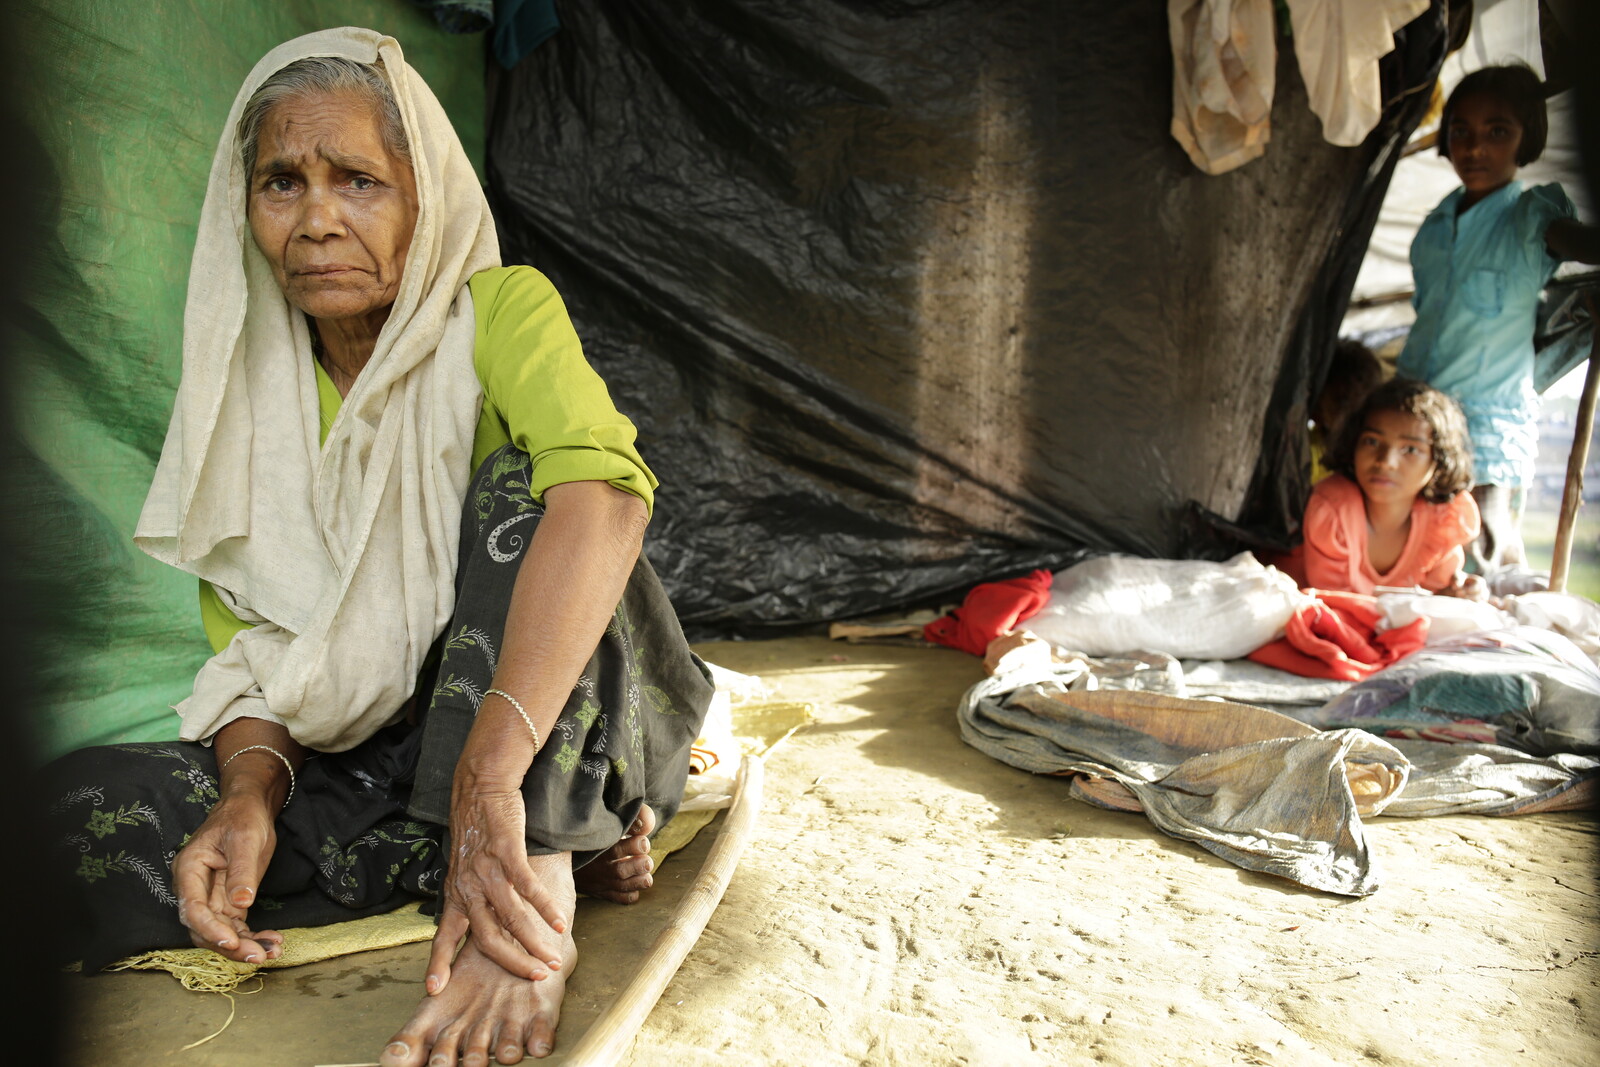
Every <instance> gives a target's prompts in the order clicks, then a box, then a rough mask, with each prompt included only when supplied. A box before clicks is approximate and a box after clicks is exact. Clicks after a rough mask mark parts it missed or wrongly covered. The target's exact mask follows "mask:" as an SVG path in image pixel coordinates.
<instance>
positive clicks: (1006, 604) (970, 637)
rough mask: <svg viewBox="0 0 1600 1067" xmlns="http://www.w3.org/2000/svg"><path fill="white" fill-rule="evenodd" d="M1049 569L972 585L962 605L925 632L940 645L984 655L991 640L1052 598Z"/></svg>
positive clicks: (1013, 627)
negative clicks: (999, 580)
mask: <svg viewBox="0 0 1600 1067" xmlns="http://www.w3.org/2000/svg"><path fill="white" fill-rule="evenodd" d="M1050 577H1051V576H1050V572H1049V571H1044V570H1040V571H1034V572H1033V573H1032V574H1029V575H1025V576H1023V577H1021V578H1010V579H1007V580H1006V581H1003V582H984V583H983V584H982V585H977V586H973V588H972V591H971V592H970V593H968V594H967V598H966V599H965V600H963V601H962V602H961V606H960V607H959V608H957V609H956V610H954V611H952V612H951V613H950V614H948V615H943V616H940V617H939V618H937V619H934V620H933V621H932V622H930V623H928V625H926V626H924V627H923V628H922V636H923V637H926V638H927V639H928V640H929V641H932V642H934V643H936V644H940V645H949V646H950V647H951V648H959V649H960V650H961V651H963V652H970V653H972V654H973V655H974V656H981V655H983V654H984V652H985V651H987V650H988V648H989V642H990V641H993V640H994V639H995V638H997V637H999V636H1000V635H1001V634H1004V633H1010V632H1011V631H1012V630H1015V629H1016V628H1017V625H1018V624H1019V623H1022V622H1024V621H1026V620H1028V619H1031V618H1033V617H1034V616H1035V615H1037V614H1039V610H1040V609H1041V608H1043V607H1044V606H1045V604H1046V603H1048V602H1049V600H1050Z"/></svg>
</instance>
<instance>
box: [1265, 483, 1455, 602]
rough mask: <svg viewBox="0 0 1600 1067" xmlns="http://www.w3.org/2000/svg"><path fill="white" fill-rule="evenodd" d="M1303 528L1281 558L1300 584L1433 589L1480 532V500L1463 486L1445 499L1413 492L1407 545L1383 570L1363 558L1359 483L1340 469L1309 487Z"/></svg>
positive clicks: (1362, 589) (1357, 589)
mask: <svg viewBox="0 0 1600 1067" xmlns="http://www.w3.org/2000/svg"><path fill="white" fill-rule="evenodd" d="M1302 533H1303V534H1304V537H1305V543H1304V544H1303V545H1301V547H1300V548H1298V549H1296V550H1295V551H1294V553H1293V554H1292V555H1290V556H1289V557H1288V558H1287V559H1285V560H1283V561H1281V562H1280V563H1279V567H1280V569H1282V570H1283V571H1285V572H1286V573H1287V574H1289V575H1290V577H1292V578H1294V580H1295V581H1297V582H1299V583H1300V584H1301V585H1302V586H1310V587H1312V588H1315V589H1332V590H1339V591H1344V592H1351V593H1365V594H1368V595H1371V594H1372V592H1373V590H1374V589H1375V588H1376V587H1377V586H1380V585H1392V586H1414V585H1420V586H1421V587H1422V588H1424V589H1428V590H1432V591H1434V592H1437V591H1438V590H1440V589H1444V588H1445V587H1447V586H1448V585H1450V583H1451V582H1453V581H1454V580H1455V576H1456V572H1457V571H1459V570H1460V569H1461V565H1462V563H1463V562H1464V561H1465V559H1466V553H1465V552H1464V551H1463V548H1462V546H1464V545H1466V544H1467V543H1469V542H1470V541H1471V540H1472V539H1473V538H1475V537H1477V536H1478V505H1477V502H1476V501H1474V500H1473V499H1472V494H1471V493H1467V492H1461V493H1457V494H1456V495H1455V496H1454V497H1452V498H1451V499H1449V500H1447V501H1445V502H1444V503H1443V504H1430V503H1428V502H1427V501H1425V500H1423V499H1422V498H1421V497H1420V496H1419V497H1417V499H1416V502H1415V503H1414V504H1412V505H1411V531H1410V533H1408V534H1407V535H1406V544H1405V548H1403V549H1402V550H1401V552H1400V558H1399V559H1397V560H1395V563H1394V566H1393V567H1391V568H1389V570H1388V572H1387V573H1385V574H1379V573H1378V572H1377V571H1375V570H1373V569H1372V564H1371V563H1370V562H1368V560H1367V504H1366V499H1365V498H1364V497H1363V496H1362V495H1361V487H1360V486H1358V485H1356V483H1355V482H1352V481H1351V480H1350V479H1349V478H1346V477H1345V476H1344V475H1342V474H1334V475H1330V476H1329V477H1327V478H1324V479H1323V480H1322V481H1320V482H1318V483H1317V486H1316V488H1315V489H1313V490H1312V491H1311V500H1310V501H1309V502H1308V503H1307V504H1306V520H1305V526H1304V529H1303V531H1302Z"/></svg>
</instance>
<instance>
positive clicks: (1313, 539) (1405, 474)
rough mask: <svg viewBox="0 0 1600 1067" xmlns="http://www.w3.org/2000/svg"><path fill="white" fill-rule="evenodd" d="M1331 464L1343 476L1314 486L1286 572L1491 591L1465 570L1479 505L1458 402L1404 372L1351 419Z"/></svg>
mask: <svg viewBox="0 0 1600 1067" xmlns="http://www.w3.org/2000/svg"><path fill="white" fill-rule="evenodd" d="M1328 462H1329V465H1330V466H1331V467H1332V468H1333V469H1334V471H1335V472H1336V473H1334V474H1332V475H1330V476H1329V477H1327V478H1325V479H1323V480H1322V481H1320V482H1318V483H1317V486H1316V488H1315V489H1313V490H1312V491H1311V500H1310V502H1309V503H1308V504H1307V505H1306V518H1305V523H1304V526H1303V529H1302V532H1303V535H1304V538H1305V540H1304V543H1303V544H1302V545H1301V547H1300V548H1299V549H1297V550H1296V551H1295V552H1294V553H1293V554H1292V555H1291V556H1289V557H1288V558H1287V559H1285V560H1283V561H1282V562H1281V563H1280V564H1279V565H1280V566H1281V567H1282V568H1283V570H1284V571H1285V572H1287V573H1288V574H1289V575H1290V576H1291V577H1293V578H1294V579H1295V580H1296V581H1297V582H1299V583H1300V584H1301V585H1303V586H1312V587H1315V588H1317V589H1328V590H1336V591H1343V592H1352V593H1366V594H1369V595H1370V594H1371V593H1373V592H1374V591H1375V590H1376V589H1377V587H1378V586H1392V587H1397V588H1410V587H1415V586H1421V587H1422V588H1423V589H1427V590H1430V591H1432V592H1436V593H1444V594H1447V595H1449V596H1466V597H1471V598H1473V599H1481V598H1482V597H1483V595H1484V589H1483V582H1482V581H1481V580H1480V579H1479V578H1478V577H1477V576H1476V575H1472V576H1468V575H1466V574H1464V573H1463V572H1462V564H1463V562H1464V561H1465V552H1464V550H1463V546H1464V545H1466V544H1467V543H1469V542H1470V541H1472V539H1473V538H1475V537H1477V536H1478V506H1477V504H1476V503H1474V501H1473V499H1472V494H1471V493H1469V492H1467V490H1468V489H1469V488H1470V487H1471V485H1472V446H1471V445H1470V444H1469V443H1468V441H1467V428H1466V421H1465V419H1463V418H1462V415H1461V409H1460V408H1458V407H1457V406H1456V403H1455V401H1453V400H1451V399H1450V398H1449V397H1448V396H1445V395H1444V394H1443V393H1441V392H1439V391H1438V390H1437V389H1433V388H1430V387H1429V386H1427V385H1424V384H1423V383H1421V382H1415V381H1410V380H1408V379H1404V378H1396V379H1394V380H1393V381H1391V382H1388V383H1386V384H1384V385H1381V386H1379V387H1378V388H1377V389H1375V390H1373V391H1372V393H1371V394H1369V395H1368V397H1367V399H1366V401H1365V402H1364V403H1362V405H1361V407H1360V408H1358V409H1357V410H1356V413H1355V414H1354V415H1352V416H1351V417H1350V418H1349V419H1348V420H1346V422H1345V424H1344V426H1343V428H1342V429H1341V431H1340V433H1339V437H1338V439H1337V440H1336V441H1335V442H1334V444H1333V448H1332V450H1331V451H1330V452H1329V454H1328Z"/></svg>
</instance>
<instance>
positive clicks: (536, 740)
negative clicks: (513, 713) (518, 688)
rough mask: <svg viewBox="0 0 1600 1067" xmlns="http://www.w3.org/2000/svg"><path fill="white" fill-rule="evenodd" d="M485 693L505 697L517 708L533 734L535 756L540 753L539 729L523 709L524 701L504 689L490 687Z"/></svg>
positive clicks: (508, 702)
mask: <svg viewBox="0 0 1600 1067" xmlns="http://www.w3.org/2000/svg"><path fill="white" fill-rule="evenodd" d="M483 695H484V696H486V697H487V696H497V697H504V698H505V701H506V703H507V704H510V705H511V706H512V707H514V708H516V709H517V714H518V715H521V716H522V721H523V722H525V723H527V724H528V732H529V733H530V734H532V735H533V754H534V755H535V756H537V755H538V754H539V748H540V744H539V731H538V730H537V729H535V728H534V725H533V720H532V719H530V718H528V713H527V712H526V711H525V710H523V707H522V702H521V701H520V700H518V699H517V698H516V697H514V696H512V695H511V694H510V693H508V692H506V691H505V690H504V689H490V690H489V691H488V692H486V693H484V694H483Z"/></svg>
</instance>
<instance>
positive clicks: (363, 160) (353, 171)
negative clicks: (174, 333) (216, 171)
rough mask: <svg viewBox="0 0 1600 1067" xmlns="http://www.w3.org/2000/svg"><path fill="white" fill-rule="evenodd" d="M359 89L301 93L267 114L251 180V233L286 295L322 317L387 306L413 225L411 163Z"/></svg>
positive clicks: (401, 269)
mask: <svg viewBox="0 0 1600 1067" xmlns="http://www.w3.org/2000/svg"><path fill="white" fill-rule="evenodd" d="M381 123H382V119H381V117H380V116H379V114H378V112H377V110H376V109H375V108H374V106H373V104H372V103H371V102H370V101H369V100H367V99H365V98H364V97H363V96H361V95H360V94H358V93H343V94H337V95H321V96H307V97H298V98H291V99H289V100H285V101H284V102H283V103H281V104H279V105H277V106H276V107H274V108H273V109H272V110H271V111H270V112H268V113H267V116H266V118H265V120H264V121H263V122H262V124H261V133H260V136H259V138H258V141H257V148H256V166H255V172H254V173H253V174H251V175H250V176H249V183H250V184H249V201H248V209H249V218H250V232H251V234H252V235H253V236H254V237H255V242H256V247H257V248H259V249H261V254H262V255H263V256H265V257H266V258H267V262H268V263H269V264H271V266H272V273H273V275H274V276H275V277H276V278H277V279H278V285H279V286H280V287H281V288H282V289H283V292H284V295H285V296H287V297H288V298H289V302H290V303H291V304H293V305H294V306H295V307H297V308H299V309H300V310H301V311H304V312H305V313H306V314H307V315H310V316H311V317H312V318H316V319H345V318H351V317H354V316H359V315H367V314H371V313H373V312H376V311H381V310H383V309H386V308H388V307H389V306H390V305H391V304H393V303H394V300H395V296H396V295H397V294H398V293H399V291H400V277H401V275H402V274H403V273H404V272H405V266H406V252H407V251H408V250H409V249H410V247H411V235H412V233H413V232H414V231H415V230H416V226H417V183H416V179H415V177H414V176H413V174H412V171H411V164H410V163H409V162H407V161H406V160H405V159H404V158H402V157H400V156H396V155H394V154H393V153H391V152H390V151H389V149H388V148H387V147H385V145H384V142H383V132H382V125H381Z"/></svg>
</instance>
